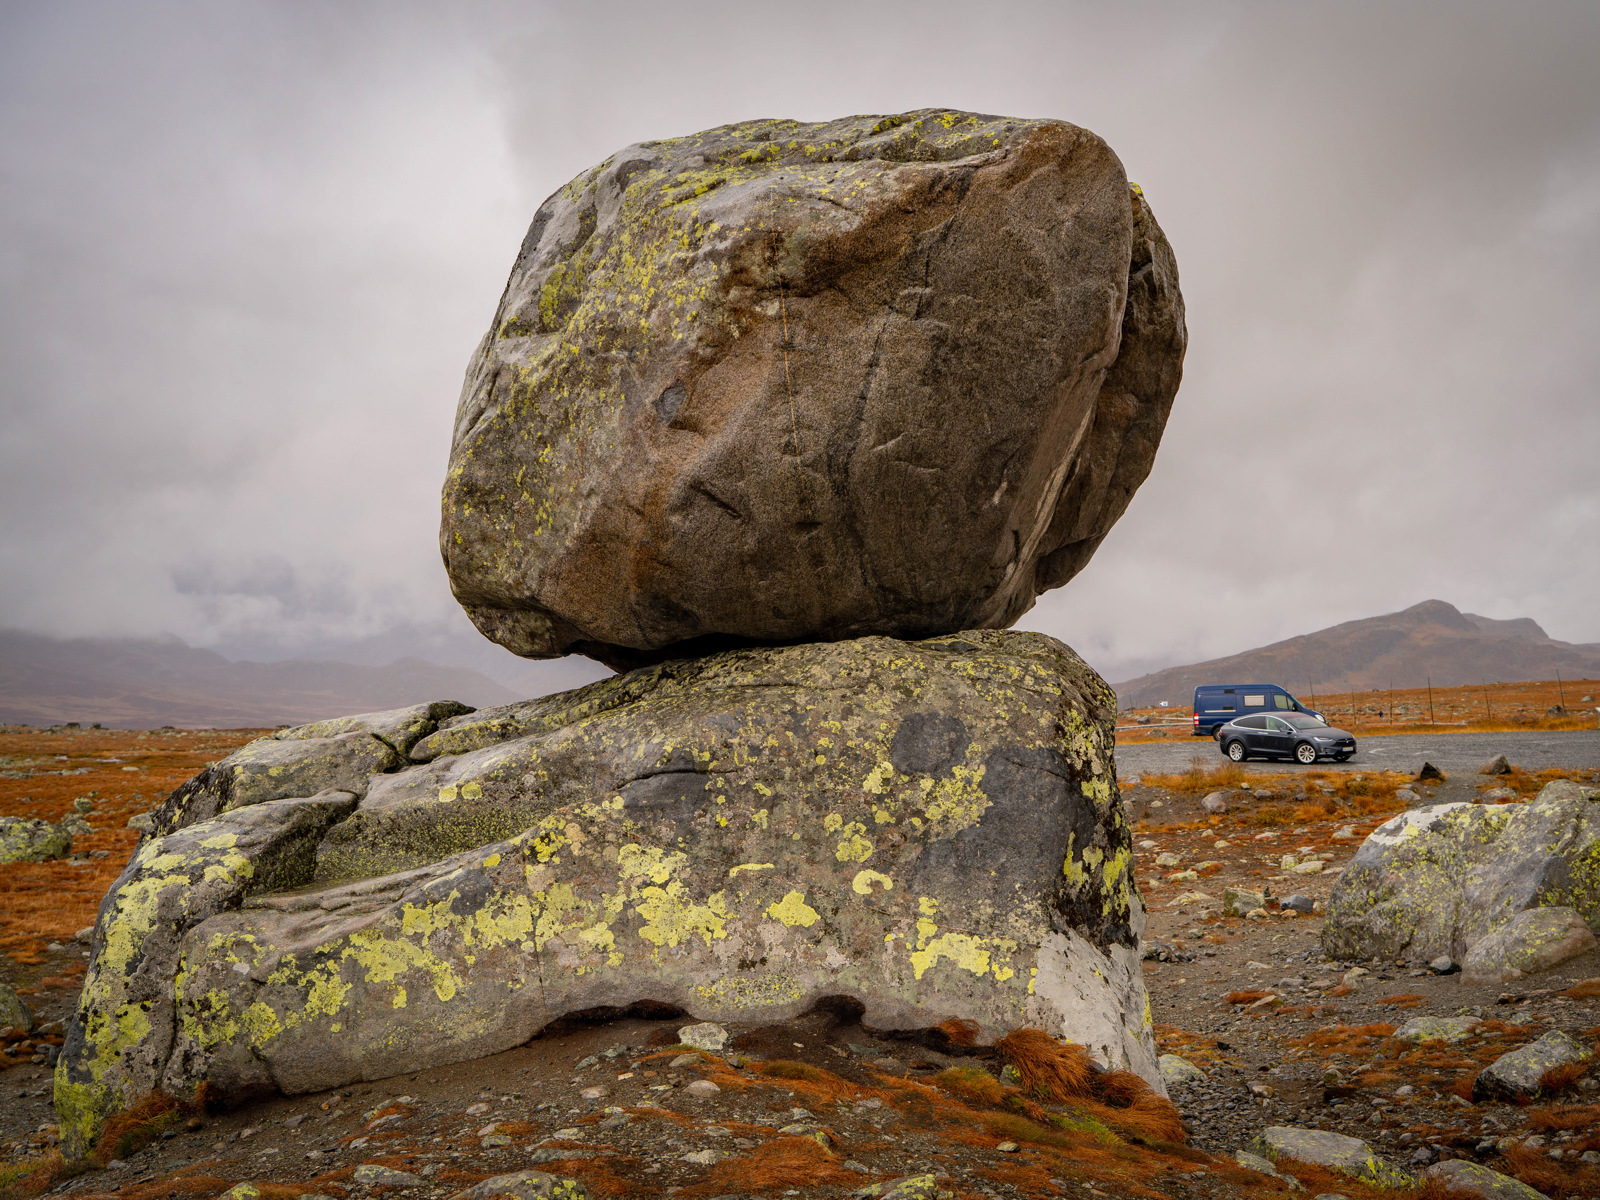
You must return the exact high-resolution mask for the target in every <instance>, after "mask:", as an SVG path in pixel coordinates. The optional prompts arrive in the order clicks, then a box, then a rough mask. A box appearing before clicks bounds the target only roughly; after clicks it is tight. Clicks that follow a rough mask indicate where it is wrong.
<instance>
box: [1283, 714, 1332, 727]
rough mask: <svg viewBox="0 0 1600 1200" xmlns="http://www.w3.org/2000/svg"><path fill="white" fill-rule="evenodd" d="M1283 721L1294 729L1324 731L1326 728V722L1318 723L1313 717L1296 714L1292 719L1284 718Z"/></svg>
mask: <svg viewBox="0 0 1600 1200" xmlns="http://www.w3.org/2000/svg"><path fill="white" fill-rule="evenodd" d="M1283 719H1284V720H1285V721H1287V722H1288V723H1289V724H1290V725H1292V726H1294V727H1295V728H1296V729H1326V728H1327V727H1328V726H1327V723H1326V722H1324V721H1319V720H1317V719H1316V718H1315V717H1308V716H1306V715H1305V714H1303V713H1297V714H1295V715H1294V716H1292V717H1284V718H1283Z"/></svg>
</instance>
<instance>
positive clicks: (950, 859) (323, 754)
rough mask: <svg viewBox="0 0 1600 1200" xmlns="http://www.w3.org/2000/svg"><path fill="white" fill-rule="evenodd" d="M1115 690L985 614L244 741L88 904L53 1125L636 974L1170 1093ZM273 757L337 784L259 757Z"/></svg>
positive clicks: (331, 1074)
mask: <svg viewBox="0 0 1600 1200" xmlns="http://www.w3.org/2000/svg"><path fill="white" fill-rule="evenodd" d="M1115 707H1116V702H1115V697H1114V696H1113V694H1112V692H1111V691H1110V689H1109V688H1107V687H1106V685H1105V684H1104V682H1102V681H1101V679H1100V678H1099V677H1098V676H1097V675H1095V674H1094V673H1093V672H1092V671H1091V670H1090V669H1089V668H1088V667H1087V666H1085V665H1084V663H1083V662H1082V661H1081V660H1080V659H1079V658H1078V657H1077V656H1076V655H1074V654H1073V653H1072V652H1071V651H1070V650H1069V649H1067V648H1066V647H1065V646H1063V645H1061V644H1060V643H1059V642H1056V641H1054V640H1052V639H1050V638H1048V637H1044V636H1042V635H1039V634H1024V633H1008V632H997V631H979V632H974V633H967V634H961V635H957V636H949V637H942V638H936V639H933V640H929V641H923V642H902V641H896V640H893V639H889V638H881V637H872V638H862V639H857V640H852V641H845V642H834V643H823V644H809V645H801V646H792V647H785V648H776V649H773V648H761V649H746V650H737V651H728V652H724V653H721V654H718V655H714V656H710V657H706V658H701V659H693V660H677V661H673V662H669V663H665V664H662V665H659V666H656V667H650V668H645V669H641V670H638V671H635V672H633V673H631V674H628V675H622V676H617V677H615V678H612V679H608V680H605V681H603V682H600V683H596V684H592V685H590V686H589V687H586V688H582V689H580V690H578V691H575V692H569V693H564V694H562V695H558V696H551V697H546V698H544V699H540V700H534V701H528V702H526V703H523V704H518V705H512V706H509V707H506V708H500V709H491V710H484V711H479V712H473V713H460V714H458V715H455V716H443V717H440V716H432V715H429V714H428V713H427V712H424V713H422V715H421V718H420V719H419V720H417V721H413V722H411V723H410V724H409V725H408V726H407V728H408V730H409V732H408V733H407V735H406V737H405V738H396V737H394V736H392V734H391V735H390V736H388V737H387V739H385V738H379V739H378V740H383V741H384V742H385V744H386V745H387V746H388V747H389V748H390V749H391V750H392V751H394V752H395V753H397V754H398V753H400V751H399V749H398V748H399V747H400V746H402V745H403V746H404V747H405V749H404V765H399V764H398V763H395V762H390V761H388V760H380V758H379V757H374V758H373V759H372V760H371V761H372V767H371V773H370V774H369V775H368V776H366V777H364V778H361V779H354V778H352V776H351V772H350V771H349V769H348V767H349V763H350V761H352V757H353V756H358V751H357V750H352V749H350V748H349V747H350V746H351V745H353V744H356V743H351V742H349V741H348V740H347V741H340V740H339V739H341V738H343V739H349V738H351V737H352V736H356V737H362V736H364V737H378V733H382V732H383V731H385V730H388V729H390V728H391V727H392V726H393V725H394V724H395V715H394V714H378V716H377V718H352V719H351V720H349V721H347V722H343V723H339V724H332V725H329V724H324V725H321V726H313V727H308V728H307V729H305V730H298V731H287V733H286V734H285V735H280V736H278V737H275V738H274V739H272V740H271V743H270V744H267V743H265V742H258V743H253V744H252V745H251V746H247V747H245V748H243V749H242V750H240V751H239V752H238V753H237V754H236V755H235V756H234V758H233V759H230V760H225V761H224V762H222V763H220V764H218V765H217V766H216V767H214V768H212V770H211V771H210V772H209V773H208V775H207V776H206V777H205V778H204V779H202V780H197V781H196V782H195V783H194V784H193V785H186V787H185V788H180V789H179V792H178V793H175V794H174V795H175V799H174V802H173V803H171V804H169V805H168V807H167V809H166V810H165V812H164V813H163V816H162V820H161V823H160V825H159V827H158V830H157V832H156V833H154V834H153V835H152V836H151V837H150V838H149V839H148V840H146V841H145V843H144V844H143V845H142V846H141V847H140V848H139V850H138V851H137V852H136V854H135V856H134V858H133V860H132V861H131V862H130V863H129V864H128V868H127V870H126V871H125V872H124V873H123V875H122V877H121V878H120V879H118V881H117V882H116V884H115V885H114V886H113V887H112V889H111V892H110V894H109V895H108V896H107V898H106V900H105V902H104V904H103V905H102V907H101V910H100V917H99V921H98V923H97V925H96V928H95V934H94V941H93V946H92V949H91V963H90V967H89V972H88V976H87V979H86V980H85V984H84V989H83V994H82V1000H81V1002H80V1008H79V1011H78V1013H77V1016H76V1018H75V1019H74V1021H73V1023H72V1026H71V1028H70V1030H69V1033H68V1037H67V1042H66V1046H65V1048H64V1050H63V1052H62V1055H61V1060H60V1064H59V1066H58V1069H57V1074H56V1107H57V1111H58V1113H59V1115H60V1117H61V1128H62V1138H63V1144H64V1146H65V1147H66V1149H67V1153H68V1154H69V1155H81V1154H82V1153H83V1152H84V1151H85V1149H86V1148H87V1146H88V1145H89V1143H90V1140H91V1139H92V1137H93V1136H94V1134H95V1131H96V1130H97V1128H98V1127H99V1126H100V1125H101V1123H102V1122H103V1120H104V1117H105V1115H106V1114H107V1113H108V1112H110V1111H112V1110H114V1109H116V1108H118V1107H119V1106H121V1105H124V1104H126V1103H128V1102H129V1101H131V1100H132V1099H134V1098H135V1097H137V1096H139V1095H141V1094H143V1093H145V1092H148V1091H150V1090H152V1089H157V1088H159V1089H161V1090H163V1091H166V1092H168V1093H171V1094H175V1095H187V1094H192V1093H193V1092H194V1090H195V1088H196V1087H197V1086H198V1085H199V1084H200V1083H201V1082H206V1083H208V1084H209V1086H210V1088H211V1090H212V1093H213V1094H214V1095H217V1096H221V1097H224V1098H226V1097H245V1096H249V1095H254V1094H262V1093H270V1092H275V1091H278V1092H285V1093H303V1092H310V1091H315V1090H318V1089H323V1088H329V1087H336V1086H339V1085H343V1084H347V1083H350V1082H352V1081H354V1080H360V1079H374V1078H382V1077H385V1076H389V1075H393V1074H397V1073H400V1072H404V1071H410V1070H415V1069H417V1068H418V1067H422V1066H428V1065H434V1064H441V1063H449V1062H455V1061H460V1060H463V1059H468V1058H473V1057H477V1056H481V1055H486V1054H493V1053H496V1052H498V1051H500V1050H504V1049H506V1048H508V1047H511V1046H516V1045H519V1044H520V1043H522V1042H525V1041H526V1040H527V1039H528V1038H530V1037H531V1036H533V1035H534V1034H536V1033H537V1032H538V1031H539V1030H540V1029H541V1028H543V1027H544V1026H545V1025H546V1024H547V1023H548V1022H550V1021H551V1020H552V1019H554V1018H556V1017H559V1016H561V1015H562V1014H564V1013H569V1012H574V1011H580V1010H591V1009H602V1008H611V1009H622V1008H625V1007H627V1006H630V1005H634V1004H637V1003H641V1002H647V1001H648V1002H654V1003H656V1004H658V1005H662V1004H664V1005H672V1006H675V1007H676V1008H678V1009H681V1010H682V1011H683V1012H684V1013H685V1014H686V1015H687V1016H689V1017H693V1018H697V1019H701V1020H714V1021H733V1022H767V1021H773V1020H782V1019H785V1018H787V1017H791V1016H793V1015H795V1014H797V1013H799V1012H801V1011H804V1010H805V1009H807V1008H809V1007H811V1006H812V1005H813V1004H815V1003H816V1002H817V1001H818V1000H819V999H821V998H823V997H829V996H840V995H845V996H852V997H854V998H855V999H856V1000H858V1001H859V1002H860V1003H861V1004H862V1005H863V1006H864V1013H863V1020H864V1021H865V1022H867V1023H868V1024H870V1025H873V1026H876V1027H880V1028H901V1029H904V1028H921V1027H926V1026H930V1025H933V1024H937V1023H939V1022H940V1021H943V1020H945V1019H947V1018H950V1017H959V1018H963V1019H966V1020H971V1021H975V1022H977V1023H978V1024H979V1025H980V1026H981V1027H982V1029H983V1030H984V1031H985V1032H986V1033H987V1034H989V1035H991V1036H992V1035H996V1034H999V1033H1002V1032H1004V1031H1006V1030H1008V1029H1012V1028H1015V1027H1018V1026H1023V1025H1033V1026H1038V1027H1041V1028H1044V1029H1046V1030H1048V1031H1050V1032H1051V1033H1053V1034H1057V1035H1060V1036H1064V1037H1070V1038H1072V1039H1073V1040H1074V1041H1076V1042H1078V1043H1080V1044H1083V1045H1085V1046H1086V1047H1087V1048H1088V1049H1089V1050H1090V1051H1091V1052H1092V1053H1093V1054H1094V1055H1095V1056H1096V1057H1097V1058H1098V1059H1099V1060H1100V1061H1101V1062H1102V1063H1104V1064H1106V1065H1108V1066H1117V1067H1128V1068H1131V1069H1133V1070H1135V1071H1137V1072H1139V1073H1140V1074H1141V1075H1143V1076H1144V1077H1145V1078H1146V1079H1148V1080H1149V1081H1150V1082H1151V1084H1152V1085H1153V1086H1155V1087H1156V1088H1157V1089H1158V1090H1161V1083H1160V1079H1161V1076H1160V1073H1159V1070H1158V1068H1157V1066H1156V1058H1155V1052H1154V1045H1153V1043H1152V1041H1151V1036H1150V1029H1149V1025H1148V1017H1147V1015H1146V1014H1147V1005H1146V995H1145V989H1144V984H1143V981H1142V978H1141V972H1140V961H1139V957H1138V954H1137V953H1136V946H1137V940H1138V935H1139V932H1140V929H1141V926H1142V923H1143V909H1142V908H1141V906H1140V903H1139V900H1138V897H1137V895H1136V894H1135V892H1134V887H1133V880H1132V877H1131V874H1130V860H1131V855H1130V841H1129V832H1128V828H1127V825H1126V824H1125V822H1124V818H1123V814H1122V808H1121V805H1120V803H1119V802H1118V800H1117V789H1116V781H1115V775H1114V766H1113V762H1112V728H1113V724H1112V722H1113V720H1114V716H1115ZM443 711H448V710H445V709H437V708H436V709H434V710H433V712H435V713H438V712H443ZM422 725H431V726H432V730H431V732H427V733H425V734H422V735H421V736H413V735H414V734H415V733H416V731H417V729H418V728H420V727H421V726H422ZM374 730H376V731H378V732H377V733H375V732H373V731H374ZM285 747H289V748H299V749H300V751H301V753H302V755H303V756H304V758H305V759H306V761H308V762H310V761H313V760H315V762H316V763H318V764H319V765H318V766H317V767H316V768H315V769H308V770H306V771H305V772H303V773H302V774H300V775H295V774H294V772H293V770H292V769H291V768H292V763H290V762H289V761H287V760H286V759H285V758H284V754H285V749H284V748H285ZM360 753H366V750H365V749H364V748H363V749H361V750H360ZM264 760H270V761H272V762H273V763H274V764H275V765H276V766H277V767H278V768H279V769H280V773H279V775H278V776H276V778H285V777H292V778H300V779H302V780H303V781H304V783H305V786H306V787H315V788H318V789H320V790H318V791H317V792H316V793H315V794H313V795H305V796H280V795H277V794H276V791H277V790H278V789H274V788H271V787H267V786H264V785H257V784H251V785H250V786H248V787H247V786H244V784H245V783H246V782H248V781H250V780H253V779H256V778H257V772H256V770H255V767H256V765H258V764H259V763H260V762H261V761H264ZM240 768H243V770H242V771H241V770H240ZM229 781H232V782H231V790H229V793H228V796H227V797H221V796H220V791H221V790H222V789H223V788H224V786H225V785H228V784H229Z"/></svg>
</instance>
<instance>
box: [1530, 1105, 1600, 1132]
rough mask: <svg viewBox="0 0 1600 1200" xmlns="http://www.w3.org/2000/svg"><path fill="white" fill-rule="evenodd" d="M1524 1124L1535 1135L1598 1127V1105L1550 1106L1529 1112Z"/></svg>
mask: <svg viewBox="0 0 1600 1200" xmlns="http://www.w3.org/2000/svg"><path fill="white" fill-rule="evenodd" d="M1524 1124H1526V1125H1527V1127H1528V1128H1529V1129H1531V1130H1533V1131H1534V1132H1535V1133H1552V1132H1555V1131H1557V1130H1562V1129H1586V1128H1588V1127H1589V1126H1590V1125H1600V1104H1552V1105H1551V1106H1550V1107H1549V1108H1540V1109H1535V1110H1534V1111H1533V1112H1530V1113H1529V1114H1528V1117H1527V1120H1526V1121H1525V1122H1524Z"/></svg>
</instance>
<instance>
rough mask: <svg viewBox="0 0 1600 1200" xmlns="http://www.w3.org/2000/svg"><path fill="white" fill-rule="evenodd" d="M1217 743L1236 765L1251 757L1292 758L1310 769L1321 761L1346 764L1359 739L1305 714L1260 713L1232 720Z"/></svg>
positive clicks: (1219, 731)
mask: <svg viewBox="0 0 1600 1200" xmlns="http://www.w3.org/2000/svg"><path fill="white" fill-rule="evenodd" d="M1217 744H1218V745H1219V746H1221V747H1222V752H1223V753H1224V754H1226V755H1227V756H1228V757H1229V758H1231V759H1233V761H1234V762H1243V761H1244V760H1245V759H1247V758H1292V759H1294V760H1295V761H1296V762H1300V763H1305V764H1306V765H1307V766H1310V765H1311V764H1312V763H1314V762H1316V761H1317V759H1319V758H1331V759H1333V760H1334V761H1336V762H1344V761H1345V759H1347V758H1349V757H1350V756H1351V755H1352V754H1354V753H1355V752H1356V739H1355V737H1354V736H1353V735H1352V734H1350V733H1347V732H1346V731H1345V730H1343V729H1334V728H1333V727H1332V726H1329V725H1325V724H1323V723H1322V722H1321V721H1319V720H1318V719H1317V718H1316V717H1309V716H1306V715H1305V714H1303V713H1285V714H1284V715H1283V716H1277V715H1275V714H1271V713H1257V714H1256V715H1254V716H1250V717H1240V718H1239V719H1238V720H1236V721H1229V722H1228V723H1227V724H1226V725H1224V726H1223V727H1222V728H1221V729H1219V730H1217Z"/></svg>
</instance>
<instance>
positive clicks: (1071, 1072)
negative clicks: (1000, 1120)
mask: <svg viewBox="0 0 1600 1200" xmlns="http://www.w3.org/2000/svg"><path fill="white" fill-rule="evenodd" d="M995 1049H996V1050H997V1051H999V1053H1000V1057H1001V1058H1002V1059H1004V1060H1005V1061H1006V1062H1008V1063H1010V1064H1011V1065H1012V1066H1013V1067H1015V1068H1016V1069H1017V1074H1018V1075H1020V1076H1021V1077H1022V1087H1023V1090H1024V1091H1026V1092H1028V1093H1030V1094H1031V1095H1034V1096H1038V1097H1039V1098H1041V1099H1045V1100H1054V1101H1055V1102H1056V1103H1058V1104H1065V1103H1066V1102H1067V1101H1069V1100H1076V1099H1078V1098H1079V1097H1082V1096H1086V1095H1088V1094H1089V1089H1090V1083H1091V1081H1092V1080H1093V1079H1094V1075H1095V1071H1096V1067H1095V1063H1094V1060H1093V1059H1092V1058H1090V1057H1089V1053H1088V1051H1086V1050H1085V1049H1084V1048H1083V1047H1082V1046H1075V1045H1067V1046H1063V1045H1061V1044H1060V1043H1058V1042H1057V1041H1056V1040H1055V1038H1053V1037H1051V1036H1050V1035H1049V1034H1048V1033H1045V1032H1044V1031H1043V1030H1042V1029H1017V1030H1013V1031H1012V1032H1011V1033H1008V1034H1006V1036H1005V1037H1003V1038H1001V1039H1000V1040H999V1041H998V1042H996V1043H995Z"/></svg>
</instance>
